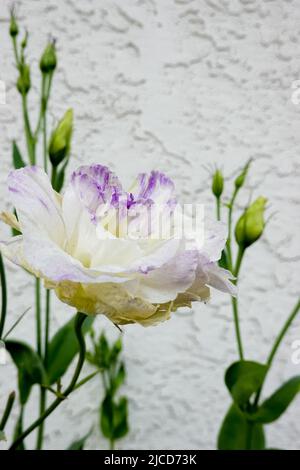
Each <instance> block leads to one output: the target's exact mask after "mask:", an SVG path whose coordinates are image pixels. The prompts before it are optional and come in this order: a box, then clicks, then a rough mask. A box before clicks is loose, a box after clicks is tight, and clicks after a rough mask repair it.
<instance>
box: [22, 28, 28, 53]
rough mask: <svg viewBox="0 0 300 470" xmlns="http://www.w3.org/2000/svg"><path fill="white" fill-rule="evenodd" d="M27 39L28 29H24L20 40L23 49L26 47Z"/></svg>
mask: <svg viewBox="0 0 300 470" xmlns="http://www.w3.org/2000/svg"><path fill="white" fill-rule="evenodd" d="M27 41H28V31H26V33H25V36H24V39H23V41H22V42H21V47H22V49H23V50H24V49H25V48H26V47H27Z"/></svg>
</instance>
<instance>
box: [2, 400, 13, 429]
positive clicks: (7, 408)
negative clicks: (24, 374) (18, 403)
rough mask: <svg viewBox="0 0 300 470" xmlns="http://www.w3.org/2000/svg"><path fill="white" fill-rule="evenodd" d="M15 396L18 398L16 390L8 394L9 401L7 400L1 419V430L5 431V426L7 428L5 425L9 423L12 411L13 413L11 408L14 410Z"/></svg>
mask: <svg viewBox="0 0 300 470" xmlns="http://www.w3.org/2000/svg"><path fill="white" fill-rule="evenodd" d="M15 398H16V393H15V392H11V393H10V394H9V396H8V399H7V402H6V406H5V408H4V413H3V415H2V419H1V421H0V431H3V430H4V428H5V425H6V423H7V420H8V418H9V416H10V413H11V410H12V407H13V404H14V401H15Z"/></svg>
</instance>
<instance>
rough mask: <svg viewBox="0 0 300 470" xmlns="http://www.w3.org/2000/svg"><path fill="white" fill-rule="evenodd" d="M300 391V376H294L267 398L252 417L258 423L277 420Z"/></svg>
mask: <svg viewBox="0 0 300 470" xmlns="http://www.w3.org/2000/svg"><path fill="white" fill-rule="evenodd" d="M299 392H300V376H296V377H293V378H292V379H290V380H288V381H287V382H286V383H285V384H283V385H282V386H281V387H280V388H279V389H278V390H277V391H276V392H275V393H273V395H271V396H270V398H268V399H267V400H265V401H264V402H263V403H262V405H261V406H260V407H259V408H258V410H257V412H256V413H254V414H253V415H251V419H253V420H254V421H255V422H258V423H272V422H273V421H276V419H278V418H279V417H280V416H281V415H282V414H283V413H284V412H285V410H286V409H287V408H288V406H289V405H290V404H291V402H292V401H293V399H294V398H295V396H296V395H297V394H298V393H299Z"/></svg>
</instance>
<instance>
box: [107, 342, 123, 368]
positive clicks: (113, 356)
mask: <svg viewBox="0 0 300 470" xmlns="http://www.w3.org/2000/svg"><path fill="white" fill-rule="evenodd" d="M121 351H122V340H121V338H118V339H117V341H116V342H115V344H114V345H113V347H112V348H111V352H110V362H111V363H112V364H115V363H116V361H117V359H118V356H119V354H120V352H121Z"/></svg>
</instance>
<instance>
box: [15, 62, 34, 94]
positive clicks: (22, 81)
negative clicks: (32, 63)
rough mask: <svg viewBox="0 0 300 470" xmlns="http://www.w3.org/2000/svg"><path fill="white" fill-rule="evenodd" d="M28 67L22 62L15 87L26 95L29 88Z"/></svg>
mask: <svg viewBox="0 0 300 470" xmlns="http://www.w3.org/2000/svg"><path fill="white" fill-rule="evenodd" d="M30 86H31V82H30V67H29V65H27V64H23V65H22V66H21V68H20V75H19V78H18V80H17V88H18V90H19V92H20V93H21V95H27V93H28V91H29V90H30Z"/></svg>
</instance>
